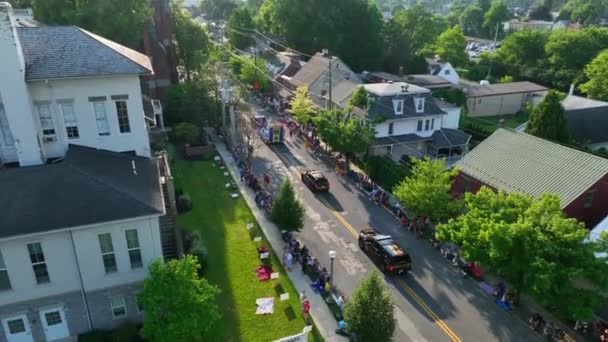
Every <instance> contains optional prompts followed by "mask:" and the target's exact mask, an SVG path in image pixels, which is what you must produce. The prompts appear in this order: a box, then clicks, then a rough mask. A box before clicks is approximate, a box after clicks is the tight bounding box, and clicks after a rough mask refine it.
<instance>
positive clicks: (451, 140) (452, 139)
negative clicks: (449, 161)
mask: <svg viewBox="0 0 608 342" xmlns="http://www.w3.org/2000/svg"><path fill="white" fill-rule="evenodd" d="M432 138H433V145H435V147H436V148H446V147H454V146H462V145H468V143H469V141H470V140H471V135H470V134H467V133H465V132H463V131H461V130H459V129H451V128H442V129H440V130H438V131H435V132H434V133H433V135H432Z"/></svg>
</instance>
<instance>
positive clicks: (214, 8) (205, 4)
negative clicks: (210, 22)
mask: <svg viewBox="0 0 608 342" xmlns="http://www.w3.org/2000/svg"><path fill="white" fill-rule="evenodd" d="M199 7H200V10H201V12H203V13H205V14H206V15H207V18H209V19H226V18H230V15H231V14H232V11H234V10H235V9H236V8H237V7H238V5H237V3H236V2H235V1H234V0H201V2H200V5H199Z"/></svg>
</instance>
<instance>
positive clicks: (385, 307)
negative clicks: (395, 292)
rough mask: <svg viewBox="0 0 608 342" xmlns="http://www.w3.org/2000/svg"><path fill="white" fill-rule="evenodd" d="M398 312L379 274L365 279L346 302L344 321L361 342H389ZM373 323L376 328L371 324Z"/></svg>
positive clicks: (373, 273)
mask: <svg viewBox="0 0 608 342" xmlns="http://www.w3.org/2000/svg"><path fill="white" fill-rule="evenodd" d="M394 311H395V308H394V304H393V300H392V297H391V294H390V293H389V292H388V291H387V290H386V288H385V287H384V284H383V283H382V279H381V278H380V276H378V273H377V272H376V271H372V272H371V273H370V274H369V276H367V278H365V279H364V280H363V281H361V283H359V285H358V286H357V288H356V289H355V291H354V292H353V294H352V296H351V297H350V298H349V300H348V301H347V302H346V306H345V308H344V319H345V320H346V322H348V329H349V331H352V332H353V333H354V334H355V335H356V336H357V340H358V341H378V342H385V341H390V340H391V337H392V336H393V332H394V331H395V327H396V324H397V322H396V320H395V312H394ZM370 318H371V319H372V320H373V324H372V323H371V322H370Z"/></svg>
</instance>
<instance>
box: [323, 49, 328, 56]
mask: <svg viewBox="0 0 608 342" xmlns="http://www.w3.org/2000/svg"><path fill="white" fill-rule="evenodd" d="M321 55H323V57H327V56H328V55H329V50H327V49H323V50H321Z"/></svg>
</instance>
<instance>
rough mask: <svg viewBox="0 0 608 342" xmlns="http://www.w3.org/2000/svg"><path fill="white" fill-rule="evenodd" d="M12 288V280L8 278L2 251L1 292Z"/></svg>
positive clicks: (0, 257)
mask: <svg viewBox="0 0 608 342" xmlns="http://www.w3.org/2000/svg"><path fill="white" fill-rule="evenodd" d="M11 288H12V287H11V280H10V279H9V278H8V271H7V269H6V264H5V263H4V257H3V256H2V251H0V291H4V290H10V289H11Z"/></svg>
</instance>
